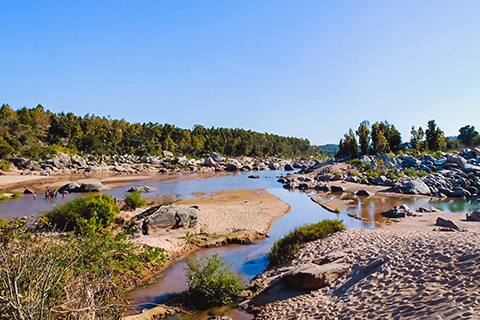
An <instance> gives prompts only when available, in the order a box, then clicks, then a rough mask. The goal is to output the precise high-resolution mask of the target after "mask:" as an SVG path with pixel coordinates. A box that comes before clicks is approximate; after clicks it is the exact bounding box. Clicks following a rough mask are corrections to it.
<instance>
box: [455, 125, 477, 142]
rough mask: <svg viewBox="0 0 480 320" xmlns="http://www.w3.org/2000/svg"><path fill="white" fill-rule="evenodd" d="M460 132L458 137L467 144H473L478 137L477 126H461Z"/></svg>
mask: <svg viewBox="0 0 480 320" xmlns="http://www.w3.org/2000/svg"><path fill="white" fill-rule="evenodd" d="M459 132H460V134H459V135H458V139H459V140H460V141H461V142H462V143H463V144H464V145H467V146H471V145H472V144H473V141H474V139H476V138H477V137H478V132H477V131H475V126H470V125H467V126H464V127H461V128H460V130H459Z"/></svg>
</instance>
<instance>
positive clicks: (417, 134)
mask: <svg viewBox="0 0 480 320" xmlns="http://www.w3.org/2000/svg"><path fill="white" fill-rule="evenodd" d="M410 133H411V135H412V137H411V138H410V145H411V147H412V149H414V150H417V151H420V152H422V151H424V149H425V142H424V140H423V139H424V137H425V132H424V131H423V129H422V127H419V128H418V130H416V129H415V126H412V130H411V131H410Z"/></svg>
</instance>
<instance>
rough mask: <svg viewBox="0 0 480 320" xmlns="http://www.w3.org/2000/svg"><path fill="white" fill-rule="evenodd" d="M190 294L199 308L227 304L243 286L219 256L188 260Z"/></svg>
mask: <svg viewBox="0 0 480 320" xmlns="http://www.w3.org/2000/svg"><path fill="white" fill-rule="evenodd" d="M186 263H187V266H188V271H187V283H188V292H189V295H190V297H191V301H192V303H193V304H194V305H196V306H197V307H208V306H213V305H221V304H227V303H230V302H231V301H232V299H234V298H235V297H236V296H237V295H238V293H239V292H240V290H242V288H243V284H242V282H241V280H240V278H239V277H238V275H236V274H235V273H233V272H232V271H231V270H230V268H229V267H228V266H227V265H226V263H225V260H224V259H223V258H222V257H220V256H219V255H218V254H213V255H212V256H210V257H207V258H203V259H187V260H186Z"/></svg>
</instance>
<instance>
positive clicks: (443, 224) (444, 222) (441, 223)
mask: <svg viewBox="0 0 480 320" xmlns="http://www.w3.org/2000/svg"><path fill="white" fill-rule="evenodd" d="M435 225H436V226H439V227H444V228H450V229H454V230H460V228H459V227H458V226H457V225H456V224H455V223H454V222H453V221H452V220H447V219H443V218H441V217H438V218H437V222H436V223H435Z"/></svg>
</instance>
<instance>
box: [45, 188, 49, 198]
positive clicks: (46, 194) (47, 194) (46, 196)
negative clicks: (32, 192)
mask: <svg viewBox="0 0 480 320" xmlns="http://www.w3.org/2000/svg"><path fill="white" fill-rule="evenodd" d="M49 195H50V194H49V193H48V190H47V191H45V200H47V199H48V196H49Z"/></svg>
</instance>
